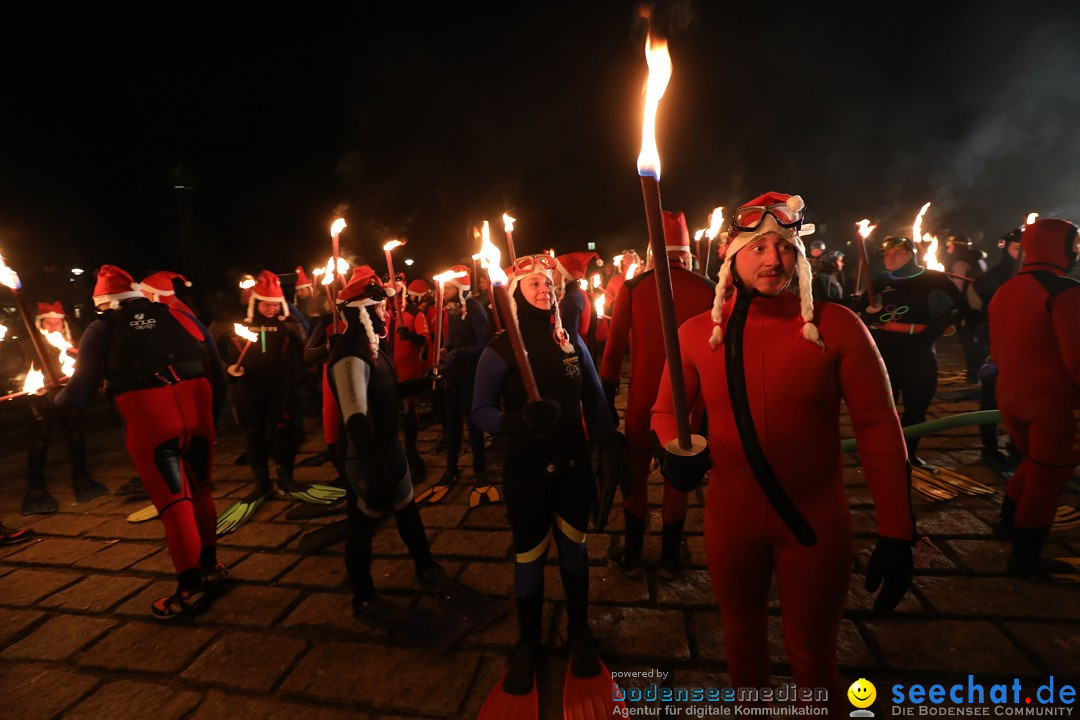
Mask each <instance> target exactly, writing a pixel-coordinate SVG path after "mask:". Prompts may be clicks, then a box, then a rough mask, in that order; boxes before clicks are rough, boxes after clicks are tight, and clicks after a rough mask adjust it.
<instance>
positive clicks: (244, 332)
mask: <svg viewBox="0 0 1080 720" xmlns="http://www.w3.org/2000/svg"><path fill="white" fill-rule="evenodd" d="M232 327H233V332H234V333H236V337H238V338H241V339H242V340H247V341H248V342H255V341H256V340H258V339H259V336H258V335H256V334H255V333H253V332H251V331H250V330H248V329H247V328H246V327H244V326H243V325H241V324H240V323H233V326H232Z"/></svg>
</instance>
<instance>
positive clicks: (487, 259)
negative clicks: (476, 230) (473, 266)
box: [480, 218, 513, 287]
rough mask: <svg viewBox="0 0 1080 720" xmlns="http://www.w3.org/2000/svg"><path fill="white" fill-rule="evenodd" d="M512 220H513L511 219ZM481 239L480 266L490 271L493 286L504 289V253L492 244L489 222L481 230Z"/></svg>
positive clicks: (485, 222)
mask: <svg viewBox="0 0 1080 720" xmlns="http://www.w3.org/2000/svg"><path fill="white" fill-rule="evenodd" d="M512 220H513V218H511V221H512ZM480 237H481V238H482V242H481V243H480V265H481V266H482V267H483V268H485V269H486V270H487V271H488V277H489V278H490V279H491V284H492V285H498V286H500V287H502V286H504V285H506V282H507V279H506V273H504V272H503V269H502V252H500V251H499V248H498V246H496V245H495V243H493V242H491V233H490V232H489V229H488V221H487V220H485V221H484V225H483V226H482V227H481V228H480Z"/></svg>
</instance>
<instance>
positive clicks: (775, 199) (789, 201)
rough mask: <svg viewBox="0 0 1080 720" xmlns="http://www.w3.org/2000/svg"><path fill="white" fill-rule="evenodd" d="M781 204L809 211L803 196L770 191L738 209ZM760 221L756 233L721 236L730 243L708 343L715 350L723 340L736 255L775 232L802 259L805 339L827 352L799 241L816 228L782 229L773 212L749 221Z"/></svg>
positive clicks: (799, 264) (719, 279)
mask: <svg viewBox="0 0 1080 720" xmlns="http://www.w3.org/2000/svg"><path fill="white" fill-rule="evenodd" d="M780 204H783V205H787V207H788V208H789V209H790V210H791V211H792V212H801V211H803V210H804V209H805V208H806V203H805V202H803V199H802V197H801V196H799V195H785V194H783V193H776V192H769V193H765V194H764V195H761V196H759V197H756V198H754V199H753V200H751V201H749V202H746V203H743V204H742V205H740V206H739V210H741V209H742V208H746V207H753V206H758V205H760V206H764V207H768V206H770V205H780ZM736 214H738V211H736ZM758 220H760V223H761V224H760V225H758V227H757V228H755V229H754V230H738V229H736V228H735V227H734V226H732V228H731V230H730V231H729V232H728V233H725V234H722V237H721V239H722V240H724V241H726V243H727V252H726V253H725V255H724V262H723V264H722V265H720V274H719V276H718V277H717V281H716V297H715V299H714V300H713V308H712V320H713V331H712V337H710V338H709V344H710V345H711V346H712V347H713V349H716V347H718V346H719V345H720V343H721V342H723V340H724V328H723V307H724V291H725V290H726V289H727V283H728V280H729V279H730V278H731V262H732V260H733V259H734V257H735V255H736V253H738V252H739V250H742V249H743V248H744V247H745V246H746V245H747V244H748V243H749V242H750V241H751V240H753V239H754V238H756V237H758V236H759V235H764V234H765V233H770V232H773V233H776V234H778V235H780V236H782V237H783V238H784V239H786V240H788V241H789V242H791V244H792V245H794V246H795V249H796V250H797V251H798V254H799V257H798V259H797V261H796V265H795V267H796V271H797V272H798V274H799V298H800V300H801V301H802V304H801V307H800V313H799V314H800V315H801V316H802V320H803V327H802V336H803V338H805V339H806V340H809V341H810V342H812V343H814V344H815V345H818V346H819V347H821V348H822V349H824V347H825V344H824V343H823V342H822V341H821V333H820V332H818V328H817V326H816V325H814V297H813V292H812V291H811V289H810V280H811V277H810V276H811V271H810V263H809V261H808V260H807V259H806V248H805V247H804V246H803V242H802V240H801V239H800V236H801V235H809V234H811V233H812V232H814V226H813V225H811V224H809V223H805V224H802V225H801V226H795V227H790V228H785V227H780V225H779V223H777V221H776V218H775V217H774V216H773V215H772V214H771V213H764V217H762V216H761V213H759V214H757V215H752V216H751V217H750V218H749V219H748V220H747V222H750V221H758Z"/></svg>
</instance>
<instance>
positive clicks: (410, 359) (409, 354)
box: [394, 301, 428, 382]
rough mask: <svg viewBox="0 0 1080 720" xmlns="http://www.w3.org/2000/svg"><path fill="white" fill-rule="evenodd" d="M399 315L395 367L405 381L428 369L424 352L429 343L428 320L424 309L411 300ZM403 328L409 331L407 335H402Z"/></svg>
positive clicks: (421, 374)
mask: <svg viewBox="0 0 1080 720" xmlns="http://www.w3.org/2000/svg"><path fill="white" fill-rule="evenodd" d="M399 317H400V322H399V323H398V325H397V329H396V335H395V337H394V367H395V368H396V369H397V377H398V382H405V381H407V380H416V379H417V378H419V377H421V376H423V374H424V370H425V369H426V368H425V367H424V358H423V353H424V348H425V346H426V344H427V336H428V322H427V316H426V315H425V314H424V311H423V310H421V309H420V308H419V306H417V305H415V304H413V303H412V302H411V301H410V302H408V303H406V304H405V309H404V312H402V313H401V314H400V315H399ZM402 329H404V330H405V331H406V332H407V336H406V337H402V334H403V333H402V332H401V330H402Z"/></svg>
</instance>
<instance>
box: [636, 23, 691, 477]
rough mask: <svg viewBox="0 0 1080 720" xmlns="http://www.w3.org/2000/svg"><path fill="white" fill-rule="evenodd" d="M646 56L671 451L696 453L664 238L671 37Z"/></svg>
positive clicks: (645, 165)
mask: <svg viewBox="0 0 1080 720" xmlns="http://www.w3.org/2000/svg"><path fill="white" fill-rule="evenodd" d="M645 59H646V61H647V63H648V66H649V80H648V84H647V86H646V92H645V113H644V122H643V123H642V129H641V153H640V154H639V155H638V160H637V169H638V175H639V176H640V178H641V194H642V197H643V198H644V201H645V219H646V221H647V223H648V227H649V246H650V247H651V248H653V256H654V257H656V258H657V262H655V263H654V267H653V270H654V272H655V275H656V294H657V298H658V300H659V304H660V325H661V329H662V330H663V333H664V351H665V355H666V356H667V364H668V378H669V379H670V381H671V400H672V403H673V405H674V415H675V427H676V430H677V434H678V437H677V438H676V439H675V440H673V441H672V442H670V443H668V446H667V447H666V448H665V449H666V450H667V451H668V452H671V453H674V454H677V455H696V454H698V453H700V452H701V451H702V450H704V449H705V446H706V441H705V438H703V437H701V436H700V435H693V436H691V434H690V411H689V408H688V405H687V402H686V381H685V378H684V377H683V372H682V352H681V351H680V349H679V334H678V325H677V324H676V322H675V298H674V293H673V291H672V289H671V270H670V267H669V265H668V264H667V263H666V262H662V259H663V258H665V257H666V256H667V250H666V249H665V245H666V242H665V239H664V222H663V216H662V215H661V205H660V152H659V151H658V150H657V148H656V110H657V107H659V105H660V98H662V97H663V96H664V91H665V90H666V89H667V84H668V81H669V80H670V79H671V56H670V55H669V54H668V49H667V41H666V40H663V39H660V38H655V39H654V38H653V36H652V31H651V30H650V32H649V34H648V35H647V36H646V38H645Z"/></svg>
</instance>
